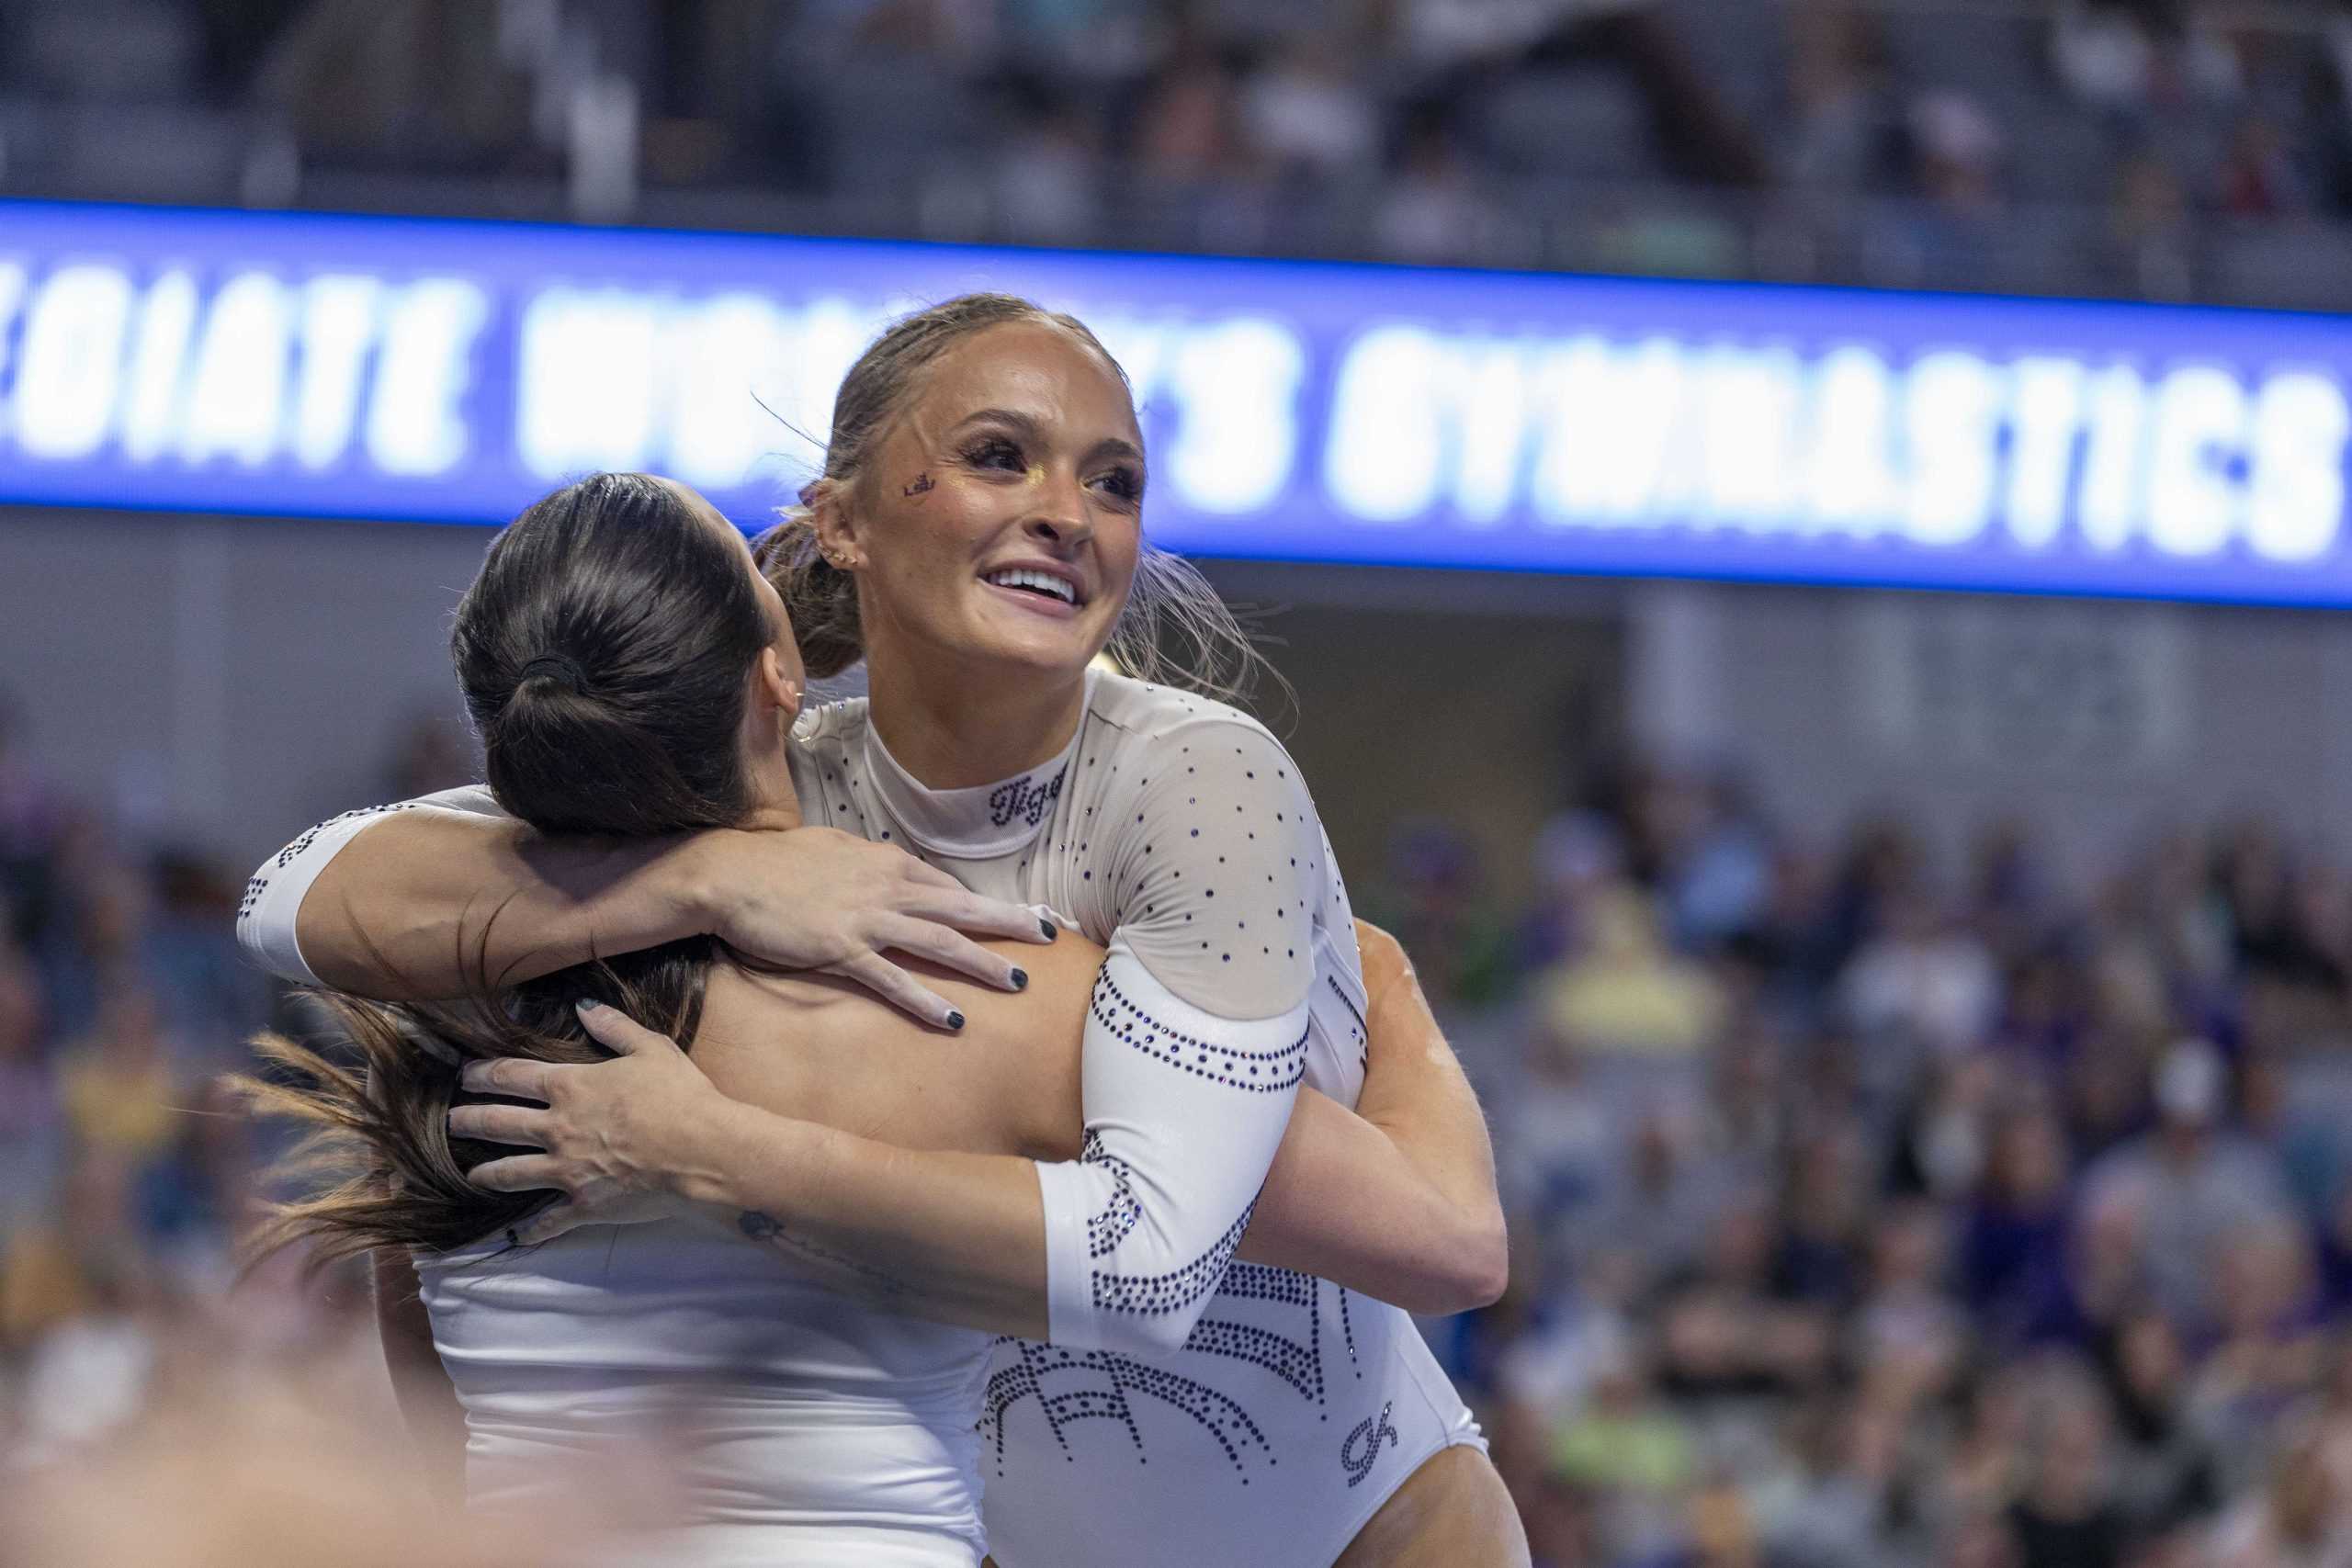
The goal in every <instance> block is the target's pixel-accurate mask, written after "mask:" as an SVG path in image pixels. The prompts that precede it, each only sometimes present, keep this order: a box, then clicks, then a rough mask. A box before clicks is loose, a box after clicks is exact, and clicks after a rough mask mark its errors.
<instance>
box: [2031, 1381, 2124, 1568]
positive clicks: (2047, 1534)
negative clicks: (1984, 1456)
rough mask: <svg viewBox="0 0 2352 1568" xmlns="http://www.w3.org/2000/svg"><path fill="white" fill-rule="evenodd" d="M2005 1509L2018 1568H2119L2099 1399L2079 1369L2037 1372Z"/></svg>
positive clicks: (2119, 1533)
mask: <svg viewBox="0 0 2352 1568" xmlns="http://www.w3.org/2000/svg"><path fill="white" fill-rule="evenodd" d="M2033 1401H2034V1404H2035V1409H2034V1411H2033V1414H2032V1416H2031V1418H2030V1423H2029V1425H2028V1426H2027V1427H2026V1429H2025V1432H2024V1438H2025V1454H2026V1457H2025V1483H2024V1485H2023V1487H2022V1488H2021V1490H2020V1491H2019V1493H2018V1498H2017V1501H2016V1502H2014V1503H2012V1504H2011V1505H2010V1506H2009V1510H2008V1518H2009V1528H2010V1529H2011V1531H2012V1532H2013V1533H2014V1534H2015V1536H2016V1538H2017V1544H2018V1564H2019V1568H2123V1563H2124V1552H2125V1551H2126V1549H2127V1547H2128V1546H2129V1544H2130V1540H2129V1532H2130V1524H2129V1521H2128V1520H2127V1519H2126V1518H2125V1517H2124V1513H2123V1508H2122V1506H2121V1504H2120V1502H2119V1501H2118V1500H2117V1497H2116V1493H2115V1480H2114V1466H2113V1454H2112V1451H2111V1450H2112V1427H2111V1423H2110V1419H2109V1413H2108V1409H2107V1404H2106V1396H2105V1394H2104V1393H2101V1391H2100V1389H2099V1386H2098V1383H2097V1382H2094V1381H2093V1380H2092V1379H2091V1378H2090V1377H2089V1376H2088V1374H2086V1372H2084V1371H2082V1370H2081V1369H2080V1368H2079V1367H2075V1366H2072V1365H2068V1364H2063V1363H2060V1364H2052V1365H2051V1366H2049V1367H2047V1368H2045V1369H2043V1371H2042V1372H2041V1379H2040V1382H2039V1386H2038V1387H2037V1388H2036V1390H2035V1392H2034V1394H2033Z"/></svg>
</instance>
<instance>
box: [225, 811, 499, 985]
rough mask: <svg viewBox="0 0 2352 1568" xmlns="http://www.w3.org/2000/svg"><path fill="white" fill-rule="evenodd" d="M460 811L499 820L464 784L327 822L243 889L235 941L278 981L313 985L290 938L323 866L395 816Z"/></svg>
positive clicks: (296, 842) (289, 847)
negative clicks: (383, 820)
mask: <svg viewBox="0 0 2352 1568" xmlns="http://www.w3.org/2000/svg"><path fill="white" fill-rule="evenodd" d="M425 807H429V808H434V809H438V810H443V811H460V812H464V813H466V814H467V815H469V816H474V817H504V816H505V815H506V813H505V812H504V811H503V810H501V809H500V807H499V805H498V802H497V801H496V800H495V799H493V798H492V795H491V793H490V789H489V786H487V785H485V784H467V785H465V786H463V787H462V788H458V789H446V790H443V791H441V792H440V793H438V794H437V795H420V796H418V797H417V798H416V799H414V800H403V801H399V802H397V803H395V804H393V805H390V806H368V807H361V808H360V809H359V810H357V811H346V812H345V813H344V814H343V815H342V816H340V817H331V818H328V819H327V820H325V821H324V822H322V823H320V824H319V825H318V826H317V827H315V828H313V829H311V830H310V831H308V832H306V833H304V834H303V835H302V836H301V837H300V838H298V839H296V840H294V841H293V842H292V843H290V844H288V845H287V846H286V847H285V848H284V849H282V850H280V851H278V852H277V853H276V854H274V855H272V856H270V857H269V858H268V859H267V860H266V861H264V862H262V863H261V865H260V866H259V867H258V868H257V869H256V870H255V871H254V874H253V876H252V878H251V879H250V880H248V881H247V882H246V884H245V895H244V897H243V898H242V899H240V900H239V901H238V904H237V942H238V944H239V945H240V946H242V947H243V949H244V950H245V953H246V955H247V956H248V957H250V958H252V960H253V961H254V963H256V964H260V965H261V966H262V967H263V968H265V969H266V970H268V971H269V972H270V973H271V974H273V975H275V976H277V977H278V978H279V979H281V980H292V981H294V982H296V983H298V984H300V985H305V986H315V985H317V984H319V977H318V976H316V975H314V974H312V973H311V966H310V964H306V963H304V962H303V959H302V948H301V944H300V943H299V942H296V941H295V939H294V920H295V917H296V916H297V915H298V914H300V912H301V908H302V896H303V895H304V894H305V893H308V892H309V891H310V890H311V883H313V882H316V881H317V880H318V879H319V873H321V872H322V871H324V870H325V869H326V867H327V863H328V862H329V861H331V860H333V859H334V857H335V856H336V855H338V854H340V853H341V852H343V847H344V846H345V844H348V843H349V842H351V840H354V839H356V838H357V837H358V836H359V835H360V833H361V831H362V830H364V829H367V828H368V827H370V826H371V825H373V824H374V823H375V822H376V821H377V820H379V818H383V817H384V816H386V815H387V814H389V813H390V812H394V811H413V810H417V809H419V808H425Z"/></svg>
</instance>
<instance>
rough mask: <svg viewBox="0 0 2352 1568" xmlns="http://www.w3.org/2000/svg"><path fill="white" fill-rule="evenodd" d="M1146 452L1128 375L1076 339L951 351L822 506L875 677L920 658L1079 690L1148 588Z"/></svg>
mask: <svg viewBox="0 0 2352 1568" xmlns="http://www.w3.org/2000/svg"><path fill="white" fill-rule="evenodd" d="M1142 447H1143V439H1142V435H1141V433H1140V432H1139V431H1138V430H1137V428H1136V417H1135V408H1134V405H1133V404H1132V403H1131V402H1130V401H1129V400H1128V397H1127V389H1126V386H1125V383H1124V382H1123V381H1122V380H1121V379H1120V378H1119V375H1118V373H1117V371H1116V370H1115V369H1114V367H1112V366H1111V365H1110V364H1109V362H1107V361H1106V360H1105V359H1104V358H1103V355H1102V354H1101V353H1100V351H1098V350H1097V349H1095V348H1094V347H1093V346H1092V345H1091V344H1087V343H1086V342H1084V341H1083V340H1082V339H1080V337H1078V336H1077V335H1076V334H1075V333H1070V332H1069V331H1068V330H1066V329H1064V328H1061V327H1059V326H1056V325H1053V324H1051V323H1048V322H1045V321H1009V322H1005V323H1002V324H1000V325H997V326H992V327H989V328H985V329H983V330H981V331H978V332H975V333H971V334H970V335H969V336H967V337H966V338H964V339H963V340H962V341H960V342H958V343H956V344H955V345H954V346H953V347H951V348H949V349H947V350H946V351H945V352H944V353H943V354H941V355H940V356H939V357H938V358H937V359H936V360H934V361H933V363H932V364H931V365H930V366H929V367H926V368H925V369H924V371H923V372H922V376H921V378H920V379H918V380H917V382H916V383H915V386H914V391H913V397H912V399H911V400H910V403H909V405H908V406H907V407H906V409H905V410H904V411H903V412H901V413H900V414H899V416H898V417H897V418H896V420H895V421H894V422H893V423H891V424H890V426H889V427H888V430H887V432H886V433H885V434H883V436H882V438H881V440H880V441H879V442H878V443H876V447H875V450H874V452H873V455H872V457H871V458H870V459H869V460H868V461H866V462H865V463H864V464H863V465H862V466H861V468H860V471H859V472H858V473H857V474H855V475H854V477H853V478H852V479H851V480H850V482H849V483H848V484H846V485H845V486H838V487H835V488H832V489H830V490H829V491H827V492H826V494H825V495H824V497H823V498H822V500H821V502H820V503H819V504H818V506H817V509H816V512H817V527H818V536H819V540H820V545H821V546H822V547H823V549H824V550H825V552H826V554H827V556H828V557H829V558H831V559H833V560H834V561H836V562H837V563H840V564H842V565H845V566H846V567H847V568H848V570H853V571H854V572H855V573H856V574H857V577H858V587H859V605H860V615H861V619H862V621H863V624H864V628H865V646H866V655H867V658H868V660H869V661H870V663H871V664H872V665H873V666H874V667H875V669H876V672H877V675H878V674H879V673H880V671H882V670H883V668H884V667H886V666H888V665H890V664H893V663H899V661H905V660H911V661H917V662H919V663H921V664H922V666H923V667H926V668H937V667H938V666H939V664H940V663H945V664H946V665H948V666H949V667H956V668H967V669H968V668H972V667H975V666H984V667H993V668H999V669H1003V668H1010V669H1012V670H1014V671H1020V672H1022V673H1024V674H1027V675H1031V676H1040V677H1050V676H1055V675H1059V676H1064V677H1067V678H1069V679H1070V680H1076V679H1077V678H1078V677H1079V676H1080V674H1081V673H1082V672H1083V671H1084V670H1085V668H1086V665H1087V662H1088V661H1089V660H1091V659H1092V658H1093V657H1094V656H1095V655H1096V654H1097V653H1099V652H1101V651H1102V650H1103V645H1104V644H1105V643H1107V642H1108V641H1109V640H1110V637H1111V632H1112V628H1113V627H1114V626H1115V625H1116V623H1117V621H1118V619H1119V614H1120V612H1121V611H1122V610H1123V609H1125V606H1126V602H1127V592H1128V589H1129V588H1130V586H1131V585H1132V584H1133V582H1134V580H1135V570H1136V555H1137V552H1138V550H1139V549H1140V548H1141V517H1142V502H1143V488H1144V462H1143V450H1142ZM900 667H901V668H903V667H905V666H904V665H903V664H901V665H900Z"/></svg>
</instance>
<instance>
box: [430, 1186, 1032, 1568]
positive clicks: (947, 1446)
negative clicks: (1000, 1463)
mask: <svg viewBox="0 0 2352 1568" xmlns="http://www.w3.org/2000/svg"><path fill="white" fill-rule="evenodd" d="M416 1265H417V1276H418V1279H419V1281H420V1282H421V1284H422V1286H423V1292H424V1304H425V1309H426V1311H427V1312H428V1313H429V1314H431V1317H432V1320H433V1341H434V1347H435V1349H437V1350H438V1351H439V1352H440V1355H441V1360H442V1364H443V1365H444V1366H446V1367H447V1368H448V1370H449V1375H450V1377H451V1379H452V1380H453V1381H454V1382H456V1384H457V1390H458V1400H459V1402H460V1403H461V1404H463V1405H464V1406H465V1411H466V1427H467V1432H468V1438H467V1449H466V1483H467V1491H468V1494H469V1501H470V1502H471V1503H472V1505H473V1506H477V1507H480V1508H483V1509H488V1510H510V1509H520V1510H524V1511H526V1512H527V1511H528V1510H530V1509H532V1508H534V1507H535V1506H560V1502H561V1500H562V1499H563V1498H565V1497H566V1496H567V1495H569V1494H568V1493H567V1488H568V1487H570V1488H576V1487H577V1486H579V1485H580V1484H582V1475H583V1474H594V1471H593V1469H590V1468H589V1467H588V1466H585V1465H583V1464H582V1461H583V1460H592V1461H593V1460H596V1459H601V1460H605V1461H611V1462H614V1463H615V1464H616V1465H619V1466H622V1467H624V1468H625V1470H626V1472H627V1473H629V1474H631V1475H635V1476H645V1477H647V1478H649V1479H650V1482H651V1484H650V1486H648V1488H647V1490H648V1491H649V1492H650V1494H651V1495H654V1496H656V1497H660V1496H662V1495H665V1494H667V1493H672V1492H674V1494H675V1496H676V1500H677V1504H678V1509H679V1512H680V1513H681V1514H682V1515H683V1516H684V1517H685V1518H687V1519H689V1520H691V1521H692V1525H691V1527H690V1528H688V1529H683V1530H681V1531H680V1532H678V1534H677V1535H676V1536H675V1538H674V1539H673V1540H666V1541H664V1542H662V1543H661V1548H660V1551H659V1553H658V1557H657V1558H653V1559H649V1561H653V1560H658V1561H660V1562H665V1563H685V1564H690V1565H692V1568H721V1565H727V1568H733V1565H735V1564H741V1565H743V1568H751V1565H752V1564H754V1563H756V1564H762V1565H767V1564H802V1563H807V1564H811V1565H814V1564H820V1563H823V1564H831V1563H837V1562H860V1563H866V1562H872V1563H879V1564H888V1565H890V1568H971V1565H972V1564H973V1563H976V1562H978V1561H979V1557H980V1553H981V1551H982V1550H983V1542H982V1537H981V1529H980V1515H979V1499H980V1480H979V1475H978V1469H977V1466H976V1457H977V1448H978V1439H977V1438H976V1437H975V1435H974V1433H973V1430H972V1411H973V1409H974V1407H975V1404H976V1402H977V1401H978V1397H979V1388H980V1380H981V1379H982V1378H983V1377H984V1376H985V1374H986V1371H987V1365H988V1355H989V1337H988V1336H987V1335H985V1334H980V1333H977V1332H974V1331H973V1330H970V1329H964V1328H949V1327H944V1326H942V1325H936V1324H929V1323H922V1322H919V1321H917V1320H915V1319H913V1318H906V1317H895V1316H891V1315H888V1314H881V1313H876V1312H872V1311H869V1310H867V1309H865V1308H864V1307H862V1306H859V1305H857V1304H855V1303H852V1302H851V1301H850V1300H849V1299H848V1298H846V1297H843V1296H841V1295H838V1294H836V1293H834V1292H831V1291H830V1290H827V1289H825V1288H823V1287H822V1286H820V1285H818V1284H816V1283H814V1282H812V1281H810V1280H808V1279H807V1278H806V1277H805V1276H803V1275H801V1274H799V1273H798V1272H797V1270H795V1269H793V1267H792V1266H791V1265H790V1264H789V1263H788V1262H787V1261H786V1259H785V1258H783V1257H782V1256H780V1255H779V1254H777V1253H776V1252H775V1251H774V1250H772V1249H770V1248H767V1247H756V1246H753V1245H751V1244H750V1243H748V1242H746V1241H744V1240H743V1239H742V1238H741V1236H739V1235H735V1234H733V1233H732V1232H731V1231H730V1230H729V1229H728V1228H727V1227H726V1226H725V1225H724V1224H722V1223H720V1222H718V1221H716V1220H707V1219H703V1218H699V1217H695V1218H685V1219H678V1220H669V1221H662V1222H660V1223H656V1224H639V1225H617V1226H616V1225H590V1226H585V1227H583V1228H582V1229H580V1230H577V1231H573V1232H571V1233H570V1234H569V1235H563V1236H560V1237H559V1238H558V1239H556V1240H555V1241H552V1242H549V1243H548V1244H547V1245H546V1246H544V1247H530V1248H524V1249H519V1250H517V1249H513V1248H509V1247H506V1245H505V1243H504V1241H503V1239H494V1240H491V1241H486V1242H483V1243H481V1244H479V1245H477V1246H474V1247H465V1248H461V1249H459V1250H458V1251H455V1252H450V1253H446V1254H440V1255H433V1254H419V1255H418V1256H417V1258H416Z"/></svg>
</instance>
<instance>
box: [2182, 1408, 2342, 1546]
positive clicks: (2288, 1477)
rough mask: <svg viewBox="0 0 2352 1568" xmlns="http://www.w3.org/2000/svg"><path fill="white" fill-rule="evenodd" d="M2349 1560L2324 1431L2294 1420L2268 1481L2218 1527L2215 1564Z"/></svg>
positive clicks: (2282, 1437)
mask: <svg viewBox="0 0 2352 1568" xmlns="http://www.w3.org/2000/svg"><path fill="white" fill-rule="evenodd" d="M2348 1559H2352V1539H2347V1538H2346V1522H2345V1517H2344V1492H2343V1488H2342V1485H2341V1483H2339V1481H2338V1479H2337V1477H2336V1475H2335V1472H2332V1471H2331V1470H2330V1469H2329V1467H2328V1463H2327V1457H2326V1448H2325V1443H2324V1431H2323V1430H2322V1428H2321V1427H2319V1426H2318V1425H2317V1424H2316V1423H2312V1422H2307V1421H2298V1422H2295V1423H2293V1424H2291V1425H2290V1427H2289V1428H2288V1429H2287V1430H2286V1431H2285V1432H2284V1433H2283V1434H2281V1435H2280V1438H2279V1439H2278V1453H2277V1455H2276V1457H2275V1458H2274V1459H2273V1461H2272V1462H2271V1467H2270V1474H2269V1478H2268V1481H2267V1483H2266V1484H2265V1485H2264V1486H2262V1487H2261V1488H2260V1489H2259V1490H2257V1491H2256V1492H2255V1493H2254V1494H2253V1495H2250V1496H2248V1497H2247V1498H2246V1499H2245V1501H2244V1502H2242V1503H2240V1504H2239V1505H2238V1506H2236V1507H2234V1508H2233V1509H2231V1510H2230V1512H2229V1513H2228V1514H2227V1515H2226V1516H2224V1517H2223V1518H2222V1521H2221V1522H2220V1523H2219V1524H2218V1525H2217V1526H2216V1527H2215V1528H2214V1530H2213V1540H2212V1554H2211V1562H2212V1563H2213V1568H2333V1565H2334V1564H2335V1563H2339V1562H2346V1561H2347V1560H2348Z"/></svg>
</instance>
